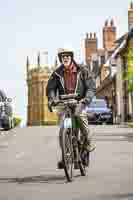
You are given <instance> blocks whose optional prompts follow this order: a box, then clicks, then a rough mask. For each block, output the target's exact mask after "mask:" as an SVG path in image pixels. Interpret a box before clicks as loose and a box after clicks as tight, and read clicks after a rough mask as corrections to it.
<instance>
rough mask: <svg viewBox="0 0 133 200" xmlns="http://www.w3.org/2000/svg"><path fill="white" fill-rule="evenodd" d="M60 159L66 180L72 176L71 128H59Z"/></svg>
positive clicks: (69, 179)
mask: <svg viewBox="0 0 133 200" xmlns="http://www.w3.org/2000/svg"><path fill="white" fill-rule="evenodd" d="M61 131H62V133H61V138H60V140H61V147H62V160H63V162H64V171H65V175H66V178H67V180H68V181H72V177H73V147H72V133H71V131H72V130H71V129H62V130H61Z"/></svg>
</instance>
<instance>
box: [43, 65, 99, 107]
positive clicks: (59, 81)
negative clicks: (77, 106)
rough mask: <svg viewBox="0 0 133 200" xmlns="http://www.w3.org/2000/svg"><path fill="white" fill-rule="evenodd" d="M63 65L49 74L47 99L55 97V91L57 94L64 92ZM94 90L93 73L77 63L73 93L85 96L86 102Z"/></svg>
mask: <svg viewBox="0 0 133 200" xmlns="http://www.w3.org/2000/svg"><path fill="white" fill-rule="evenodd" d="M63 74H64V65H61V66H60V67H58V68H57V69H56V70H55V71H54V72H53V73H52V75H51V76H50V78H49V80H48V84H47V87H46V95H47V96H48V100H50V99H54V98H55V97H56V94H57V91H58V94H59V95H63V94H65V88H64V77H63ZM95 92H96V81H95V78H94V77H93V75H92V74H91V73H90V72H89V70H88V68H87V67H79V66H78V65H77V84H76V88H75V94H76V93H77V94H79V99H82V98H85V100H86V102H87V103H90V102H91V99H92V98H93V96H94V95H95Z"/></svg>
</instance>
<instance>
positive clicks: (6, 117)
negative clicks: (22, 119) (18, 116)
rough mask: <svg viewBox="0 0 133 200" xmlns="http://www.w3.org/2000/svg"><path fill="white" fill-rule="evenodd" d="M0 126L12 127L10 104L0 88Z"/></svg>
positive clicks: (6, 128) (3, 127) (7, 128)
mask: <svg viewBox="0 0 133 200" xmlns="http://www.w3.org/2000/svg"><path fill="white" fill-rule="evenodd" d="M0 128H2V129H4V130H9V129H11V128H14V120H13V110H12V106H11V104H10V102H9V98H7V96H6V94H5V93H4V92H3V91H2V90H0Z"/></svg>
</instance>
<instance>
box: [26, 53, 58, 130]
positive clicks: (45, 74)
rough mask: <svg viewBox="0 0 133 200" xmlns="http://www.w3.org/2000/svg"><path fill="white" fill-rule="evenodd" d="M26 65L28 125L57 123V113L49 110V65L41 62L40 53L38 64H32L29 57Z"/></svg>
mask: <svg viewBox="0 0 133 200" xmlns="http://www.w3.org/2000/svg"><path fill="white" fill-rule="evenodd" d="M26 65H27V86H28V106H27V125H28V126H34V125H47V124H56V123H57V115H56V114H55V113H50V112H49V111H48V107H47V97H46V85H47V81H48V79H49V76H50V74H51V70H50V69H49V67H48V65H44V66H43V65H41V64H40V54H38V56H37V65H34V66H31V65H30V63H29V59H28V57H27V64H26ZM31 67H32V68H31Z"/></svg>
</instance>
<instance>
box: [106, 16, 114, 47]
mask: <svg viewBox="0 0 133 200" xmlns="http://www.w3.org/2000/svg"><path fill="white" fill-rule="evenodd" d="M115 40H116V27H115V25H114V20H113V19H111V21H110V23H109V22H108V20H106V22H105V25H104V27H103V48H104V49H106V50H107V51H110V50H111V49H112V48H113V47H114V45H115Z"/></svg>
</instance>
